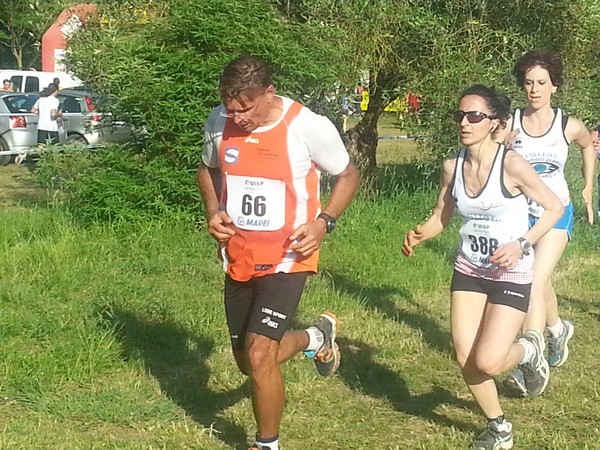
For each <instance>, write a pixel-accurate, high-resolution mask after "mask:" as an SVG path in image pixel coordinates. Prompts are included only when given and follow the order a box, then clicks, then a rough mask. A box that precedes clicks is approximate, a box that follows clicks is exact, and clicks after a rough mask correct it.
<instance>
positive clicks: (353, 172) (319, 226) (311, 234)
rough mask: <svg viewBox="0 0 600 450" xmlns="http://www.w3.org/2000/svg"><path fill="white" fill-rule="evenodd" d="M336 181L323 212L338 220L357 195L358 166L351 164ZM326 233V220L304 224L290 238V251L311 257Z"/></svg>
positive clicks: (337, 176) (358, 181) (338, 175)
mask: <svg viewBox="0 0 600 450" xmlns="http://www.w3.org/2000/svg"><path fill="white" fill-rule="evenodd" d="M335 179H336V181H335V185H334V187H333V191H332V192H331V197H330V199H329V202H328V203H327V206H326V207H325V208H324V209H323V210H322V211H323V212H324V213H326V214H328V215H330V216H333V217H334V218H336V219H337V218H338V217H339V216H340V215H342V213H343V212H344V211H345V210H346V208H348V206H349V205H350V202H351V201H352V199H353V198H354V196H355V195H356V191H357V190H358V185H359V183H360V174H359V172H358V169H357V168H356V166H355V165H354V164H353V163H352V162H350V163H348V165H347V166H346V168H345V169H344V170H343V171H342V172H341V173H339V174H337V175H335ZM326 231H327V224H326V222H325V221H324V220H320V219H317V220H314V221H312V222H308V223H305V224H302V225H300V226H299V227H298V228H296V230H295V231H294V233H293V234H292V235H291V236H290V238H289V239H290V241H291V242H292V245H290V249H291V250H293V251H295V252H297V253H299V254H300V255H302V256H310V255H312V254H313V253H314V252H315V251H317V250H318V249H319V247H320V246H321V242H323V237H324V236H325V233H326ZM296 241H297V242H296Z"/></svg>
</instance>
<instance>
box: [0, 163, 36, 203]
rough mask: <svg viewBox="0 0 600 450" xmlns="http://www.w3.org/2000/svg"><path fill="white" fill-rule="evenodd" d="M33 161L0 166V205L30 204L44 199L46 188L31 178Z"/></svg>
mask: <svg viewBox="0 0 600 450" xmlns="http://www.w3.org/2000/svg"><path fill="white" fill-rule="evenodd" d="M34 167H35V165H34V163H33V162H26V163H24V164H22V165H20V166H17V165H15V164H12V163H11V164H9V165H8V166H0V206H10V205H17V204H20V205H31V204H33V203H39V202H43V201H45V200H46V198H47V196H46V190H45V189H44V188H43V187H42V186H40V185H39V183H37V182H36V181H35V180H34V178H33V170H34Z"/></svg>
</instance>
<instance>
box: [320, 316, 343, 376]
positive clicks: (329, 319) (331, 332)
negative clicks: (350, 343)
mask: <svg viewBox="0 0 600 450" xmlns="http://www.w3.org/2000/svg"><path fill="white" fill-rule="evenodd" d="M315 327H317V328H318V329H319V330H320V331H321V333H323V338H324V341H323V345H322V346H321V348H320V349H319V350H318V351H317V354H316V355H315V357H314V361H315V365H316V366H317V370H318V371H319V374H320V375H321V376H323V377H330V376H332V375H333V374H335V372H336V371H337V370H338V367H340V359H341V355H340V348H339V347H338V345H337V344H336V342H335V335H336V332H337V318H336V317H335V316H334V315H333V314H332V313H330V312H329V311H323V314H321V315H320V316H319V319H317V322H316V323H315Z"/></svg>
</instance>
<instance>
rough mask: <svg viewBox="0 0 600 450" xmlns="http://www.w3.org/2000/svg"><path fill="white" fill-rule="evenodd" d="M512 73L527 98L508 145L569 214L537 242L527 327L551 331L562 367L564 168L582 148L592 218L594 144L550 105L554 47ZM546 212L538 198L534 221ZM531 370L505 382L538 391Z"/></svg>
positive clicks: (555, 76) (566, 328)
mask: <svg viewBox="0 0 600 450" xmlns="http://www.w3.org/2000/svg"><path fill="white" fill-rule="evenodd" d="M513 74H514V76H515V78H516V79H517V83H518V85H519V86H520V87H521V88H522V89H523V92H524V93H525V95H526V96H527V107H526V108H524V109H516V110H515V112H514V116H513V119H512V126H511V127H510V128H509V129H512V130H513V132H512V133H511V136H510V137H511V138H510V139H507V140H508V141H509V142H510V141H512V144H511V145H510V146H511V147H512V148H514V149H515V150H516V151H517V152H518V153H520V154H521V155H523V157H524V158H525V159H527V160H528V161H529V163H530V164H531V165H532V166H533V167H534V168H535V170H536V172H537V173H538V174H539V175H540V177H541V178H542V181H544V183H545V184H546V185H547V186H548V187H549V188H550V189H552V191H553V192H554V193H555V194H556V195H557V196H558V198H559V199H560V200H561V201H562V204H563V206H564V207H565V213H564V215H563V216H562V217H561V218H560V220H559V221H558V222H557V223H556V225H555V226H554V228H553V229H551V230H550V231H549V232H548V233H547V234H546V235H545V236H543V237H542V238H541V239H540V240H539V241H538V242H537V243H536V245H535V255H536V257H535V264H534V269H533V273H534V280H533V286H532V288H531V305H530V308H529V311H528V312H527V318H526V319H525V323H524V329H534V330H538V331H539V332H541V333H542V334H543V333H544V331H545V329H546V327H547V329H548V363H549V365H550V366H551V367H559V366H561V365H562V364H564V363H565V361H566V360H567V358H568V356H569V348H568V342H569V340H570V339H571V337H572V336H573V331H574V327H573V324H572V323H571V322H568V321H566V320H561V318H560V316H559V314H558V302H557V298H556V293H555V291H554V287H553V286H552V280H551V277H552V274H553V273H554V270H555V268H556V266H557V265H558V262H559V260H560V258H561V256H562V254H563V252H564V250H565V247H566V246H567V242H568V241H569V240H570V238H571V230H572V228H573V219H574V217H573V205H572V204H571V199H570V196H569V188H568V186H567V182H566V180H565V175H564V172H563V169H564V166H565V163H566V161H567V156H568V152H569V144H570V143H571V142H575V143H576V144H578V145H579V147H581V150H582V160H583V169H582V172H583V178H584V183H585V185H584V188H583V191H582V193H581V195H582V197H583V200H584V204H585V206H586V209H587V220H588V222H589V223H590V224H593V222H594V210H593V205H592V191H593V186H594V164H595V156H594V147H593V141H592V138H591V137H590V134H589V131H588V130H587V128H586V127H585V125H584V124H583V123H582V122H581V120H579V119H576V118H575V117H569V116H567V115H566V114H564V112H563V111H561V109H560V108H552V106H551V100H552V94H554V93H555V92H556V91H557V90H558V88H559V87H560V86H561V85H562V84H563V65H562V61H561V59H560V56H559V55H558V53H556V52H552V51H540V50H534V51H531V52H528V53H525V54H524V55H523V56H521V57H520V58H519V59H518V60H517V62H516V64H515V66H514V68H513ZM542 211H543V208H541V207H540V206H539V205H538V204H536V202H531V204H530V207H529V214H530V222H531V223H534V222H535V221H536V220H538V218H539V217H540V213H541V212H542ZM530 375H531V374H529V373H528V372H527V371H522V370H520V368H519V369H517V370H515V371H514V372H512V373H511V374H510V375H509V376H508V378H507V379H506V380H504V385H505V386H506V387H507V388H509V389H511V390H512V391H513V392H514V393H515V394H518V395H523V396H526V395H529V396H532V395H536V393H535V392H530V391H529V390H528V389H527V386H526V384H527V381H528V380H527V377H528V376H530Z"/></svg>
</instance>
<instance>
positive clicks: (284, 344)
mask: <svg viewBox="0 0 600 450" xmlns="http://www.w3.org/2000/svg"><path fill="white" fill-rule="evenodd" d="M306 277H307V274H306V273H294V274H285V273H277V274H272V275H266V276H264V277H258V278H255V279H254V280H253V283H254V289H253V300H252V305H251V307H250V311H249V313H248V315H247V319H246V321H245V326H244V329H245V333H244V354H243V355H242V354H240V352H239V351H238V352H236V360H237V361H238V366H240V368H241V369H242V371H245V373H247V374H248V375H249V377H250V381H251V386H252V406H253V409H254V417H255V419H256V425H257V428H258V433H257V445H258V447H259V448H261V445H262V444H263V443H268V446H269V448H270V449H271V450H273V449H274V450H277V449H278V438H279V425H280V423H281V417H282V414H283V406H284V404H285V389H284V385H283V377H282V375H281V369H280V364H281V363H282V362H284V361H286V360H287V359H289V358H290V357H292V356H293V355H295V354H297V353H299V352H300V351H302V350H304V349H305V348H306V347H307V346H308V343H309V335H308V333H307V332H306V331H286V330H287V328H288V327H289V326H290V324H291V322H292V319H293V317H294V315H295V313H296V309H297V307H298V303H299V302H300V297H301V295H302V291H303V289H304V284H305V282H306Z"/></svg>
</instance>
